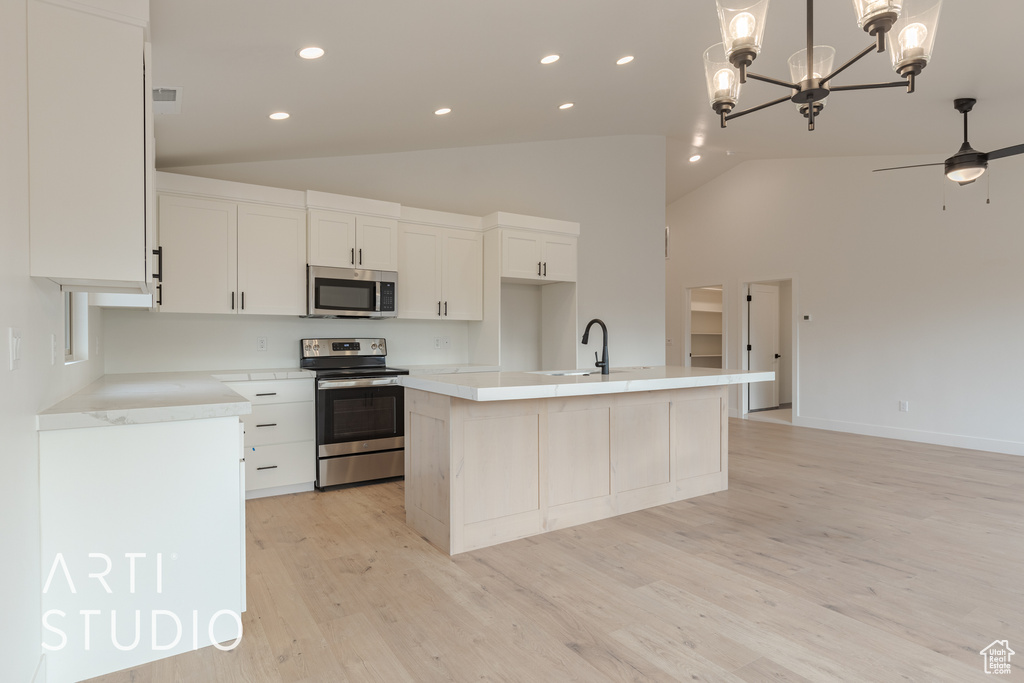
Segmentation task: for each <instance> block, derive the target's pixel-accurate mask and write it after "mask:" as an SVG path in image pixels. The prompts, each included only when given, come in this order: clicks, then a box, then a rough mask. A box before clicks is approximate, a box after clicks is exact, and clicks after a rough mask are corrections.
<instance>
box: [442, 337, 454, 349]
mask: <svg viewBox="0 0 1024 683" xmlns="http://www.w3.org/2000/svg"><path fill="white" fill-rule="evenodd" d="M441 346H442V347H444V348H446V349H450V348H452V338H451V337H441Z"/></svg>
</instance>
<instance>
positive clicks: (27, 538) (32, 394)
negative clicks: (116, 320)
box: [0, 0, 103, 683]
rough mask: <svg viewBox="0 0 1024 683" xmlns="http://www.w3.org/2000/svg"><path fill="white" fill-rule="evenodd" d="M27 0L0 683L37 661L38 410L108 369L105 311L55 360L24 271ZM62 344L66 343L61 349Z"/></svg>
mask: <svg viewBox="0 0 1024 683" xmlns="http://www.w3.org/2000/svg"><path fill="white" fill-rule="evenodd" d="M25 7H26V3H25V2H24V0H12V1H11V2H3V3H0V83H2V84H3V86H4V87H3V92H4V96H3V97H2V98H0V150H2V153H0V245H2V247H0V471H2V472H3V476H2V477H0V548H3V561H0V592H2V594H3V601H2V605H3V608H2V609H0V680H3V681H12V682H15V683H20V682H27V681H29V680H31V679H32V676H33V672H34V671H35V670H36V667H37V665H38V664H39V661H40V654H41V653H42V648H41V645H40V643H41V642H42V629H41V627H40V604H41V593H40V592H41V590H42V588H41V583H42V582H41V576H40V574H41V571H42V570H41V561H40V557H39V553H40V548H39V454H38V439H37V435H36V430H35V415H36V413H37V412H39V410H41V409H44V408H47V407H49V406H50V405H52V404H53V403H55V402H56V401H58V400H59V399H61V398H63V397H65V396H67V395H68V394H71V393H73V392H74V391H77V390H78V389H79V388H81V387H82V386H84V385H86V384H88V383H89V382H90V381H92V380H93V379H95V378H96V377H97V376H98V375H99V374H100V373H101V372H102V369H103V354H102V349H100V340H101V337H100V336H99V331H100V330H101V329H102V321H101V316H100V313H99V311H92V314H91V315H90V330H91V339H90V351H91V353H90V356H91V359H90V360H89V361H86V362H83V363H77V364H75V365H71V366H67V367H65V366H64V364H63V361H62V360H61V361H58V363H57V364H56V365H52V366H51V364H50V335H51V334H55V335H57V339H58V340H59V343H62V342H63V339H64V332H63V321H64V316H63V297H62V295H61V294H60V290H59V288H58V287H57V286H56V285H54V284H53V283H51V282H49V281H48V280H33V279H32V278H30V277H29V276H28V264H29V233H28V178H27V168H28V148H27V142H26V141H27V138H28V131H27V111H26V108H27V101H26V95H25V88H26V82H25V69H26V64H25ZM10 327H14V328H17V329H19V330H20V331H21V336H22V360H21V364H20V367H19V368H18V369H17V370H15V371H11V370H9V369H8V368H9V365H8V344H7V330H8V328H10ZM61 348H62V349H63V345H62V346H61Z"/></svg>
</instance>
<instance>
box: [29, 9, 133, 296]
mask: <svg viewBox="0 0 1024 683" xmlns="http://www.w3.org/2000/svg"><path fill="white" fill-rule="evenodd" d="M107 5H110V6H111V7H107ZM27 11H28V102H29V104H28V118H29V126H28V148H29V169H28V170H29V197H30V235H31V237H30V239H31V258H30V274H31V275H33V276H37V277H46V278H49V279H51V280H53V281H55V282H57V283H59V284H61V285H63V286H65V288H66V289H72V290H85V291H119V292H138V293H147V292H149V291H150V290H149V286H150V285H149V282H150V281H151V279H152V276H151V273H152V270H151V269H150V264H149V259H150V257H151V253H150V252H151V250H152V248H153V245H152V244H151V242H150V243H147V234H146V217H147V211H146V209H147V206H146V203H147V194H146V193H147V174H151V173H152V172H153V166H152V163H153V156H152V150H151V149H147V142H151V139H150V137H149V136H148V135H147V117H149V116H150V114H151V111H150V104H149V103H150V101H151V98H150V95H149V93H148V91H147V88H146V85H145V76H144V67H145V65H144V61H145V42H144V29H145V27H146V24H147V23H148V17H149V7H148V3H147V2H145V1H144V0H122V1H120V2H118V3H110V2H89V3H84V4H83V3H68V6H65V5H63V4H61V3H53V2H43V1H42V0H30V2H29V3H28V6H27ZM94 12H95V13H94Z"/></svg>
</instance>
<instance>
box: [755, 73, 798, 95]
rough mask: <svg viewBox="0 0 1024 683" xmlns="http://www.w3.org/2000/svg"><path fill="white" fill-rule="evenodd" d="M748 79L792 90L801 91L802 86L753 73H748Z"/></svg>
mask: <svg viewBox="0 0 1024 683" xmlns="http://www.w3.org/2000/svg"><path fill="white" fill-rule="evenodd" d="M747 78H753V79H754V80H755V81H762V82H764V83H771V84H772V85H781V86H782V87H783V88H789V89H791V90H799V89H800V86H799V85H797V84H796V83H789V82H788V81H780V80H778V79H777V78H770V77H769V76H762V75H761V74H755V73H753V72H752V71H748V72H747Z"/></svg>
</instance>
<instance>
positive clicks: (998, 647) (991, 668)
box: [979, 640, 1017, 674]
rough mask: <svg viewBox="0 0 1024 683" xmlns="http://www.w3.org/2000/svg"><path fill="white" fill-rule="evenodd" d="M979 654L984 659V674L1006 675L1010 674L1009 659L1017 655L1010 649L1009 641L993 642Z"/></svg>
mask: <svg viewBox="0 0 1024 683" xmlns="http://www.w3.org/2000/svg"><path fill="white" fill-rule="evenodd" d="M979 654H980V655H981V656H982V657H984V658H985V673H987V674H1008V673H1010V657H1012V656H1013V655H1015V654H1017V653H1016V652H1014V651H1013V650H1011V649H1010V641H1008V640H993V641H992V643H991V644H990V645H989V646H988V647H986V648H985V649H984V650H982V651H981V652H980V653H979Z"/></svg>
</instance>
